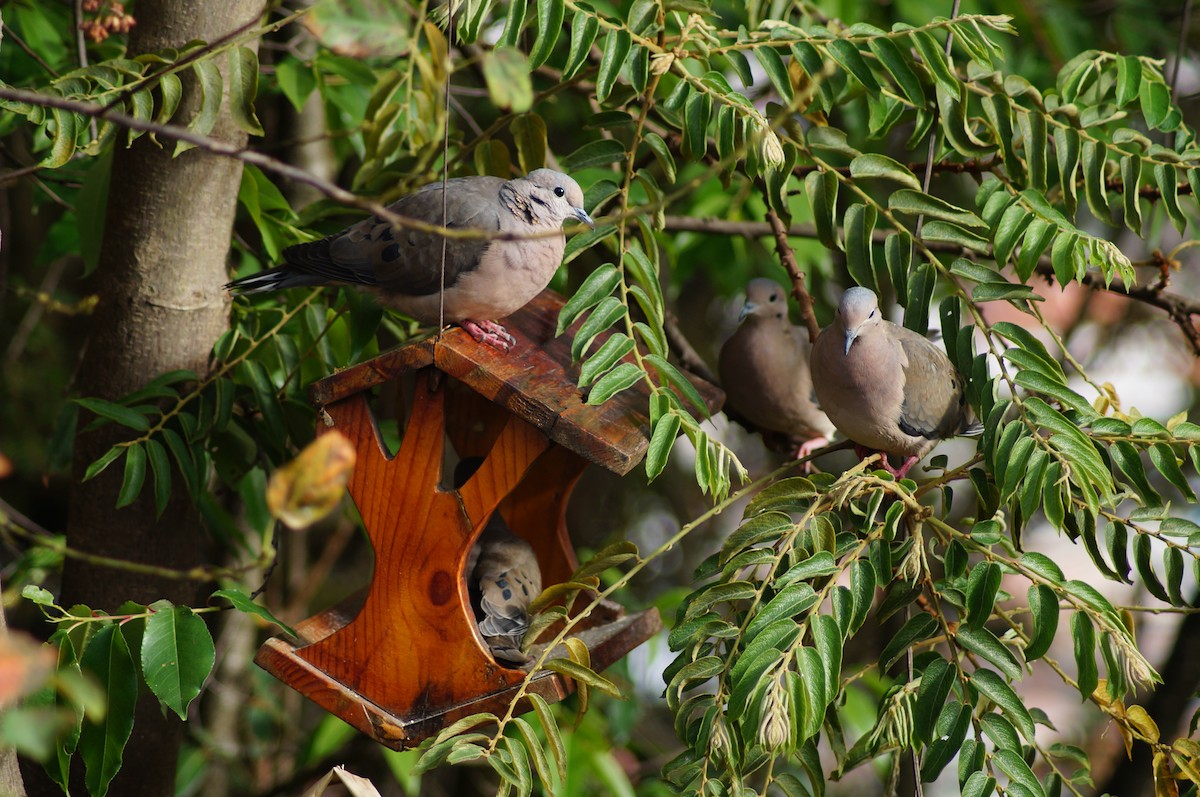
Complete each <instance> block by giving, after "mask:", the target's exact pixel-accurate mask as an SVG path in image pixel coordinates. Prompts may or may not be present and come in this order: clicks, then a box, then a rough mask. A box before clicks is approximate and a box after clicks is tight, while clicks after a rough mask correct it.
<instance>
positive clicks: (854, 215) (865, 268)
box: [845, 203, 879, 292]
mask: <svg viewBox="0 0 1200 797" xmlns="http://www.w3.org/2000/svg"><path fill="white" fill-rule="evenodd" d="M875 218H876V211H875V207H874V206H873V205H862V204H858V203H856V204H853V205H851V206H850V207H849V208H847V209H846V215H845V226H846V268H847V269H848V270H849V271H850V276H851V277H853V278H854V281H855V282H857V283H858V284H859V285H863V286H865V287H868V288H871V289H873V290H875V291H876V292H878V291H879V286H878V285H877V284H876V282H875V269H874V268H873V267H872V265H871V248H872V247H871V235H872V233H873V232H874V230H875Z"/></svg>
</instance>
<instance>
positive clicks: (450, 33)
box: [437, 0, 454, 343]
mask: <svg viewBox="0 0 1200 797" xmlns="http://www.w3.org/2000/svg"><path fill="white" fill-rule="evenodd" d="M447 8H448V9H449V12H450V13H449V16H448V17H447V18H446V43H447V46H446V86H445V92H446V104H445V116H444V118H443V119H442V227H443V228H444V227H446V226H447V225H446V216H447V215H448V214H447V209H446V181H447V179H448V178H449V176H450V173H449V170H450V79H451V77H453V75H454V64H453V62H452V61H451V59H450V51H451V48H452V47H453V45H454V0H448V2H447ZM447 244H448V241H447V239H446V236H444V235H443V236H442V262H441V278H440V279H439V280H438V331H437V339H438V342H439V343H440V342H441V340H442V329H444V328H445V326H446V246H447Z"/></svg>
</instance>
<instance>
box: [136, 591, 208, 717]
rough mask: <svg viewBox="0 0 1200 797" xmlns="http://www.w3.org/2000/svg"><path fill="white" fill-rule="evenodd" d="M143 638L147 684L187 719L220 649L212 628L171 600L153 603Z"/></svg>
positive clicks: (166, 703)
mask: <svg viewBox="0 0 1200 797" xmlns="http://www.w3.org/2000/svg"><path fill="white" fill-rule="evenodd" d="M150 608H151V609H152V610H153V611H154V614H152V615H150V617H149V619H147V620H146V632H145V634H144V636H143V637H142V672H143V673H144V674H145V678H146V685H147V686H149V687H150V690H151V691H152V692H154V694H155V695H156V696H157V697H158V699H159V700H161V701H162V702H163V704H164V705H166V706H167V708H169V709H171V710H172V711H174V712H175V713H176V714H177V715H178V716H179V718H180V719H187V709H188V706H189V705H190V704H191V702H192V700H193V699H194V698H195V697H196V695H198V694H200V689H201V688H202V687H203V686H204V681H205V679H207V678H208V674H209V673H210V672H212V667H213V662H214V661H215V660H216V649H215V648H214V647H213V641H212V636H211V635H210V634H209V633H208V626H206V625H205V624H204V621H203V620H201V619H200V618H199V617H197V616H196V614H195V613H194V612H193V611H192V610H191V609H189V608H188V607H186V606H173V605H172V604H171V603H170V601H165V600H162V601H158V602H156V603H152V604H150Z"/></svg>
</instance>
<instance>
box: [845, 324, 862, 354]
mask: <svg viewBox="0 0 1200 797" xmlns="http://www.w3.org/2000/svg"><path fill="white" fill-rule="evenodd" d="M856 340H858V328H857V327H855V328H854V329H847V330H846V348H845V349H844V350H843V353H844V354H847V355H849V354H850V347H851V346H853V345H854V341H856Z"/></svg>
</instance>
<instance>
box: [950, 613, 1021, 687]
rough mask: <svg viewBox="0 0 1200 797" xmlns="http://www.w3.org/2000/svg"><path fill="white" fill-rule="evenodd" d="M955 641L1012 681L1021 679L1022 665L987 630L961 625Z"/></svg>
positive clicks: (955, 635)
mask: <svg viewBox="0 0 1200 797" xmlns="http://www.w3.org/2000/svg"><path fill="white" fill-rule="evenodd" d="M954 640H955V641H956V642H958V644H960V645H962V646H963V647H964V648H966V649H967V650H969V651H971V652H972V653H974V654H976V655H978V656H981V657H983V658H984V659H986V660H987V661H988V662H990V663H991V664H992V665H994V666H996V667H998V668H999V669H1000V671H1001V672H1003V673H1004V674H1005V675H1006V676H1008V677H1009V678H1010V679H1012V680H1014V681H1015V680H1016V679H1018V678H1020V677H1021V663H1020V662H1019V661H1017V657H1016V656H1014V655H1013V653H1012V651H1011V650H1009V649H1008V647H1007V646H1006V645H1005V644H1004V643H1003V642H1001V641H1000V640H999V639H997V638H996V635H995V634H993V633H992V632H991V631H990V630H988V629H987V628H971V627H969V626H964V625H960V626H959V627H958V630H957V631H956V632H955V634H954Z"/></svg>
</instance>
